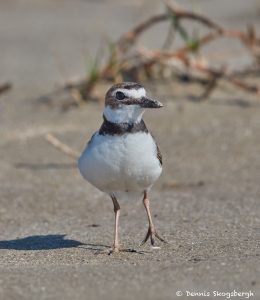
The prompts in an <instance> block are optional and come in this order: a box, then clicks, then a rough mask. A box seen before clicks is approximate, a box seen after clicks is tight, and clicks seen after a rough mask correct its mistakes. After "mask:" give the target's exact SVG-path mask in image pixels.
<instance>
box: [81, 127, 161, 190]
mask: <svg viewBox="0 0 260 300" xmlns="http://www.w3.org/2000/svg"><path fill="white" fill-rule="evenodd" d="M78 167H79V170H80V172H81V174H82V176H83V177H84V178H85V179H86V180H87V181H89V182H90V183H91V184H93V185H94V186H95V187H97V188H98V189H100V190H101V191H104V192H107V193H116V192H126V191H127V192H143V191H144V190H145V189H148V188H150V187H151V186H152V185H153V183H154V182H155V181H156V180H157V179H158V177H159V176H160V174H161V171H162V168H161V165H160V162H159V160H158V158H157V148H156V144H155V142H154V140H153V138H152V136H151V135H150V134H149V133H143V132H138V133H131V134H124V135H121V136H118V135H99V134H98V133H96V134H95V135H94V136H93V138H92V140H91V142H90V143H89V144H88V145H87V147H86V149H85V150H84V152H83V153H82V155H81V157H80V158H79V162H78Z"/></svg>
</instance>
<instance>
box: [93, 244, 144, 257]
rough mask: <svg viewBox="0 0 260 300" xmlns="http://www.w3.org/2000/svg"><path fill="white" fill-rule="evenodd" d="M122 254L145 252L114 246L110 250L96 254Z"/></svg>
mask: <svg viewBox="0 0 260 300" xmlns="http://www.w3.org/2000/svg"><path fill="white" fill-rule="evenodd" d="M122 252H127V253H138V254H144V252H143V251H138V250H135V249H131V248H120V247H114V246H113V247H112V248H109V249H104V250H100V251H98V252H97V253H96V254H107V255H113V254H119V253H122Z"/></svg>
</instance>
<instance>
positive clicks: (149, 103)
mask: <svg viewBox="0 0 260 300" xmlns="http://www.w3.org/2000/svg"><path fill="white" fill-rule="evenodd" d="M139 105H140V106H141V107H144V108H160V107H163V105H162V103H161V102H159V101H157V100H153V99H150V98H148V97H142V98H141V99H140V102H139Z"/></svg>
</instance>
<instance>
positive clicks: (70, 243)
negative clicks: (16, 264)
mask: <svg viewBox="0 0 260 300" xmlns="http://www.w3.org/2000/svg"><path fill="white" fill-rule="evenodd" d="M65 236H66V235H65V234H48V235H33V236H28V237H24V238H20V239H15V240H6V241H0V249H13V250H50V249H61V248H73V247H78V246H80V245H85V244H83V243H81V242H79V241H76V240H67V239H65Z"/></svg>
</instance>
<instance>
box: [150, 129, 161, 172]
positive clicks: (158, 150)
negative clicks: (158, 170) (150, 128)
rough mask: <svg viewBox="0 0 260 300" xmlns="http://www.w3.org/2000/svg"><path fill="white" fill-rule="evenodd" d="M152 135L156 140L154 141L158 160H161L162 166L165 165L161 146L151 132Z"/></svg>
mask: <svg viewBox="0 0 260 300" xmlns="http://www.w3.org/2000/svg"><path fill="white" fill-rule="evenodd" d="M151 136H152V138H153V140H154V142H155V145H156V152H157V158H158V160H159V163H160V165H161V166H162V165H163V162H162V153H161V151H160V149H159V146H158V144H157V143H156V140H155V138H154V136H153V134H152V133H151Z"/></svg>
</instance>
